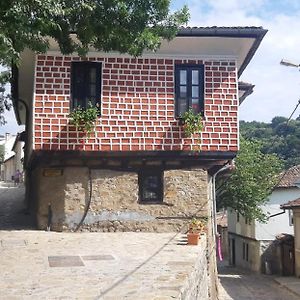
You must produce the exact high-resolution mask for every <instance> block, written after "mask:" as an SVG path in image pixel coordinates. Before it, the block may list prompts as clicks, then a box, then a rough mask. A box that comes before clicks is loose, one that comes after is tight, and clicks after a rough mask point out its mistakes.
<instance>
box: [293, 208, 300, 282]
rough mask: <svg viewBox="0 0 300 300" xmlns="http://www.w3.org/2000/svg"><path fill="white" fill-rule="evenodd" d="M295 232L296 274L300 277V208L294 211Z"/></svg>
mask: <svg viewBox="0 0 300 300" xmlns="http://www.w3.org/2000/svg"><path fill="white" fill-rule="evenodd" d="M293 213H294V230H295V233H294V234H295V273H296V276H297V277H300V208H296V209H293Z"/></svg>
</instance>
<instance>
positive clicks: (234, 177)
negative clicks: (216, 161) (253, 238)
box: [217, 138, 282, 221]
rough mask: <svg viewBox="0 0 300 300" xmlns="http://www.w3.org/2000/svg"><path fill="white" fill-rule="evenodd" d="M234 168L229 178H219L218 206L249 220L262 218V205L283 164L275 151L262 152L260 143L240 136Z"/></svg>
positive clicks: (263, 215)
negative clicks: (230, 209) (232, 210)
mask: <svg viewBox="0 0 300 300" xmlns="http://www.w3.org/2000/svg"><path fill="white" fill-rule="evenodd" d="M235 162H236V168H235V170H234V171H233V173H232V174H231V176H230V177H229V178H228V179H223V182H222V181H221V182H219V184H220V185H221V190H220V191H219V192H218V194H217V200H218V202H219V203H218V204H219V206H221V207H230V208H232V209H234V210H236V211H237V212H239V213H240V214H241V215H243V216H244V217H247V218H249V219H251V220H254V219H256V220H259V221H265V220H266V217H267V216H266V215H265V214H264V213H263V211H262V209H261V207H260V206H261V205H263V204H264V203H266V202H267V201H268V196H269V194H270V193H271V192H272V189H273V188H274V187H275V185H276V184H277V182H278V174H279V172H280V170H281V167H282V164H281V161H280V160H279V158H278V157H277V156H276V155H274V154H263V153H262V151H261V144H260V143H258V142H254V141H249V140H246V139H243V138H241V150H240V152H239V153H238V155H237V157H236V161H235Z"/></svg>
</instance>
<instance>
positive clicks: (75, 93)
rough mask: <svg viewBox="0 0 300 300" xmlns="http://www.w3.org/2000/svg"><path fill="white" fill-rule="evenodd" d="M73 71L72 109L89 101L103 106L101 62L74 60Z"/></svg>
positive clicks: (84, 105)
mask: <svg viewBox="0 0 300 300" xmlns="http://www.w3.org/2000/svg"><path fill="white" fill-rule="evenodd" d="M71 73H72V75H71V101H72V102H71V109H74V108H76V107H78V106H80V107H82V108H87V106H88V103H89V102H91V103H92V104H93V105H96V104H97V105H98V106H99V107H101V106H100V105H101V99H100V97H101V63H97V62H73V63H72V66H71Z"/></svg>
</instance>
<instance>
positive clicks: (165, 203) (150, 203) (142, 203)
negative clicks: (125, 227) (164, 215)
mask: <svg viewBox="0 0 300 300" xmlns="http://www.w3.org/2000/svg"><path fill="white" fill-rule="evenodd" d="M138 204H141V205H163V206H174V204H170V203H167V202H163V201H162V202H158V201H147V202H146V201H139V202H138Z"/></svg>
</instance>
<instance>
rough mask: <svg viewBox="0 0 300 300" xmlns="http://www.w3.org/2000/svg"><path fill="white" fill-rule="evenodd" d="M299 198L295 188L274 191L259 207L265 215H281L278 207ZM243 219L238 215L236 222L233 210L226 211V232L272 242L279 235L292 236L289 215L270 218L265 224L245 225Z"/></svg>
mask: <svg viewBox="0 0 300 300" xmlns="http://www.w3.org/2000/svg"><path fill="white" fill-rule="evenodd" d="M299 197H300V189H299V188H297V187H290V188H281V189H276V190H274V191H273V192H272V194H271V195H270V196H269V201H268V203H267V204H265V205H263V206H261V208H262V210H263V211H264V212H265V213H266V214H267V215H274V214H277V213H283V210H282V209H280V205H281V204H284V203H286V202H288V201H291V200H295V199H297V198H299ZM245 221H246V220H245V218H244V217H243V216H241V215H240V220H239V222H237V214H236V212H235V211H234V210H232V209H230V208H229V209H228V231H229V232H232V233H236V234H239V235H242V236H245V237H249V238H254V239H256V240H263V241H267V240H269V241H273V240H274V239H275V238H276V235H278V234H280V233H288V234H293V226H291V225H290V220H289V213H288V211H286V212H285V213H283V214H281V215H278V216H275V217H272V218H270V219H269V220H268V221H267V223H260V222H258V221H252V222H251V224H250V225H249V224H246V222H245Z"/></svg>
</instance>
